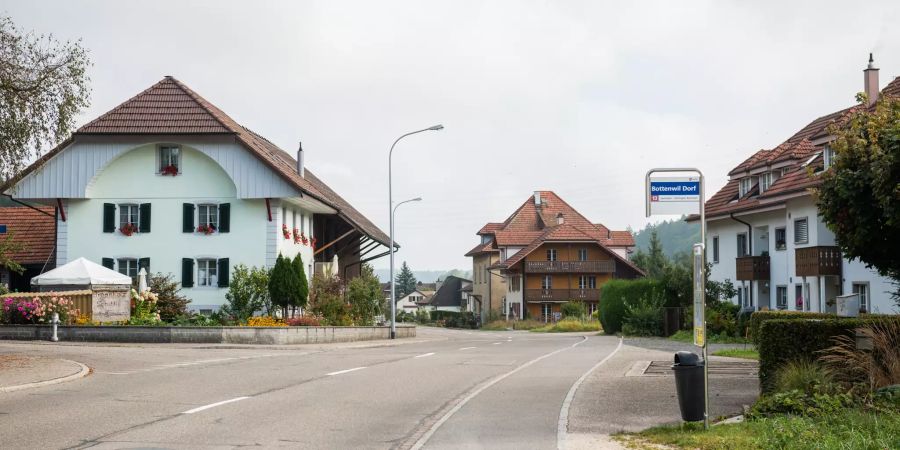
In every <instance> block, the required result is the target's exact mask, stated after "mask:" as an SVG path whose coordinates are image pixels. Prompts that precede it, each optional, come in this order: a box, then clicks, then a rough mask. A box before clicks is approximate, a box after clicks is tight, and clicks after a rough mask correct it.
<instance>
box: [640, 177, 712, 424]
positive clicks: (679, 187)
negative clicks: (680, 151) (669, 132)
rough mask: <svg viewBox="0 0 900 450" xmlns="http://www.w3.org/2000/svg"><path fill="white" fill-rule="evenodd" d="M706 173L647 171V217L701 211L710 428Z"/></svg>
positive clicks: (699, 273) (698, 255) (699, 279)
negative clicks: (690, 174) (674, 174)
mask: <svg viewBox="0 0 900 450" xmlns="http://www.w3.org/2000/svg"><path fill="white" fill-rule="evenodd" d="M657 173H667V174H673V173H682V174H684V173H694V174H696V176H678V177H675V176H657V177H654V176H653V175H654V174H657ZM703 181H704V180H703V173H702V172H700V171H699V170H698V169H694V168H657V169H650V170H649V171H647V176H646V178H645V186H646V192H645V203H646V209H647V217H650V216H652V215H656V214H677V215H683V214H699V215H700V242H699V243H696V244H694V246H693V249H692V252H691V253H692V259H693V272H694V274H693V275H694V282H693V294H694V295H693V297H694V298H693V300H694V345H696V346H698V347H700V348H701V349H702V350H703V427H704V428H705V429H709V358H708V356H709V350H708V348H707V341H706V337H707V336H706V211H704V209H705V208H704V185H703Z"/></svg>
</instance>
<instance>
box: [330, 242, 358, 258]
mask: <svg viewBox="0 0 900 450" xmlns="http://www.w3.org/2000/svg"><path fill="white" fill-rule="evenodd" d="M357 244H358V243H357ZM351 245H353V240H352V239H351V240H350V241H349V242H347V243H346V244H344V245H342V246H341V247H340V248H338V249H337V250H335V251H334V254H335V255H340V254H341V253H342V252H343V251H344V250H345V249H346V248H347V247H349V246H351Z"/></svg>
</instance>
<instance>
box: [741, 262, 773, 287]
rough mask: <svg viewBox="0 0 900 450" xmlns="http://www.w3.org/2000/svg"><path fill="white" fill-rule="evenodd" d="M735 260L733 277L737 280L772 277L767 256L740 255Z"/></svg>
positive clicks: (767, 278)
mask: <svg viewBox="0 0 900 450" xmlns="http://www.w3.org/2000/svg"><path fill="white" fill-rule="evenodd" d="M735 262H736V265H735V276H734V278H735V279H737V280H738V281H752V280H769V279H771V277H772V270H771V267H770V262H769V257H768V256H740V257H738V258H737V260H736V261H735Z"/></svg>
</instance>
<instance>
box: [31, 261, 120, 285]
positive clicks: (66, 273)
mask: <svg viewBox="0 0 900 450" xmlns="http://www.w3.org/2000/svg"><path fill="white" fill-rule="evenodd" d="M31 284H32V286H37V287H38V289H39V290H41V291H48V290H51V289H49V288H50V287H51V286H52V287H53V289H52V290H60V288H70V287H77V288H81V289H90V287H91V286H97V285H102V286H110V285H114V286H123V289H126V288H127V287H130V286H131V277H129V276H128V275H123V274H121V273H119V272H116V271H115V270H112V269H107V268H106V267H103V266H101V265H100V264H97V263H94V262H91V261H88V260H87V259H84V258H78V259H76V260H74V261H72V262H69V263H67V264H65V265H62V266H60V267H57V268H55V269H53V270H51V271H49V272H46V273H42V274H40V275H38V276H36V277H34V278H32V279H31Z"/></svg>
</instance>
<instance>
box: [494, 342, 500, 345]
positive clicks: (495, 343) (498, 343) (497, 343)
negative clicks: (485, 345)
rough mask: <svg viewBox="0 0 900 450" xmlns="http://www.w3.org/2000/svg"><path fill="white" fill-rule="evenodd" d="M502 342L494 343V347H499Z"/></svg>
mask: <svg viewBox="0 0 900 450" xmlns="http://www.w3.org/2000/svg"><path fill="white" fill-rule="evenodd" d="M500 344H502V342H494V345H500Z"/></svg>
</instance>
